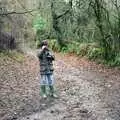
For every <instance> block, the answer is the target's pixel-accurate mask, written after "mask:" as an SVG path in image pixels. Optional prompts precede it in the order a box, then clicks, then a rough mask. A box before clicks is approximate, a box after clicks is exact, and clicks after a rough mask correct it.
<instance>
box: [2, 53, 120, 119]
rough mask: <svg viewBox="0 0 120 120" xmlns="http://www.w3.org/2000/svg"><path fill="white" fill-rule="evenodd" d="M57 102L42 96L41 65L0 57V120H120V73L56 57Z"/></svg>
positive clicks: (73, 58) (33, 60) (27, 59)
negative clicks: (40, 82) (40, 83)
mask: <svg viewBox="0 0 120 120" xmlns="http://www.w3.org/2000/svg"><path fill="white" fill-rule="evenodd" d="M54 67H55V72H54V76H55V80H56V82H55V90H56V94H57V95H58V98H57V99H54V98H51V97H48V98H47V99H43V98H41V96H40V87H39V86H40V85H39V62H38V60H37V59H36V58H35V57H34V56H30V55H25V58H24V61H23V62H22V63H19V62H15V61H14V60H12V59H11V58H6V57H5V58H0V120H120V90H119V89H120V74H119V73H120V71H119V69H117V70H116V69H115V68H112V69H108V68H105V67H103V66H101V65H96V64H95V63H94V62H89V61H87V60H85V59H82V58H80V59H79V60H78V57H76V56H73V55H72V56H69V55H62V54H60V53H59V54H58V53H57V54H56V61H55V62H54Z"/></svg>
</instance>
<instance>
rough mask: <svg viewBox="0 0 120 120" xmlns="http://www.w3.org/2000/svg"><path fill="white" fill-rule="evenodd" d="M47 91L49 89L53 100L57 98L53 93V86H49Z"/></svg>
mask: <svg viewBox="0 0 120 120" xmlns="http://www.w3.org/2000/svg"><path fill="white" fill-rule="evenodd" d="M49 89H50V96H51V97H54V98H57V95H56V94H55V93H54V87H53V86H49Z"/></svg>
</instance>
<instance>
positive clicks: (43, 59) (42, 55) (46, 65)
mask: <svg viewBox="0 0 120 120" xmlns="http://www.w3.org/2000/svg"><path fill="white" fill-rule="evenodd" d="M38 58H39V61H40V74H41V75H45V74H52V73H53V70H54V68H53V60H54V59H55V57H54V55H53V54H52V53H51V51H50V50H40V51H39V52H38Z"/></svg>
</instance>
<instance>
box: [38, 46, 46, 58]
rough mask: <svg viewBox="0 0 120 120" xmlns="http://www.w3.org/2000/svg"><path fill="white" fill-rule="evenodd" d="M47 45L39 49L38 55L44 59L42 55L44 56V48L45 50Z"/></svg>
mask: <svg viewBox="0 0 120 120" xmlns="http://www.w3.org/2000/svg"><path fill="white" fill-rule="evenodd" d="M45 48H46V46H43V47H42V49H40V50H39V51H38V54H37V57H38V58H40V59H42V56H43V53H44V50H45Z"/></svg>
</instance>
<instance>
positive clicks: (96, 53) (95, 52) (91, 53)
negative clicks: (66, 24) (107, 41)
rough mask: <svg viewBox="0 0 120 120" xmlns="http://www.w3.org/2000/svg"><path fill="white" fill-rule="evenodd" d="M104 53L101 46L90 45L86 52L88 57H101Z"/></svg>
mask: <svg viewBox="0 0 120 120" xmlns="http://www.w3.org/2000/svg"><path fill="white" fill-rule="evenodd" d="M103 54H104V50H103V49H102V48H93V47H90V48H89V50H88V53H87V56H88V58H89V59H93V60H95V59H102V56H103Z"/></svg>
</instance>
